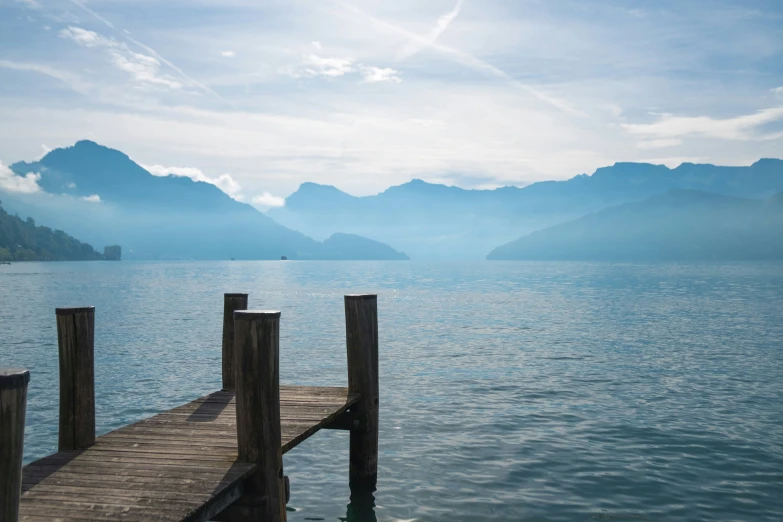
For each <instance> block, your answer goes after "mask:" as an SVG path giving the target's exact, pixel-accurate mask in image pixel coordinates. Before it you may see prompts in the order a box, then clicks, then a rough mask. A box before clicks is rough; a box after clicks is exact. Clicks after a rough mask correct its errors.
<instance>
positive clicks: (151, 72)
mask: <svg viewBox="0 0 783 522" xmlns="http://www.w3.org/2000/svg"><path fill="white" fill-rule="evenodd" d="M111 54H112V63H113V64H114V65H115V66H117V68H118V69H120V70H122V71H125V72H127V73H130V75H131V76H133V78H134V79H135V80H136V81H137V82H140V83H142V84H152V85H158V86H162V87H168V88H169V89H181V88H182V83H181V82H179V81H177V80H176V79H174V78H172V77H171V76H169V75H160V74H159V73H160V62H159V61H158V60H157V59H156V58H153V57H152V56H147V55H144V54H139V53H135V52H133V51H128V52H127V53H120V52H114V51H112V53H111Z"/></svg>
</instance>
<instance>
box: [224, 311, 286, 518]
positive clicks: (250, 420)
mask: <svg viewBox="0 0 783 522" xmlns="http://www.w3.org/2000/svg"><path fill="white" fill-rule="evenodd" d="M234 333H235V337H234V357H235V360H234V363H235V365H236V417H237V443H238V454H239V460H240V461H243V462H249V463H253V464H256V472H255V473H254V474H253V475H252V476H251V478H250V479H249V480H248V482H247V492H246V494H245V497H243V498H242V499H240V501H239V502H238V504H239V505H240V506H242V508H243V509H244V510H245V513H243V514H242V520H247V521H250V520H264V521H268V522H284V521H285V520H286V511H285V497H286V495H285V480H284V478H283V453H282V451H281V430H280V312H274V311H258V310H246V311H240V310H237V311H235V312H234Z"/></svg>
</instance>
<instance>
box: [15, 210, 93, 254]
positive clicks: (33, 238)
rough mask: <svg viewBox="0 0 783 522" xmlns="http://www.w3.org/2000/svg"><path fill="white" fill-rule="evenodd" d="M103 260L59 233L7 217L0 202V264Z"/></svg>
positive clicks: (31, 220) (84, 245) (29, 221)
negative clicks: (1, 262)
mask: <svg viewBox="0 0 783 522" xmlns="http://www.w3.org/2000/svg"><path fill="white" fill-rule="evenodd" d="M94 259H103V256H102V255H101V254H99V253H98V252H96V251H95V250H94V249H93V248H92V247H91V246H90V245H88V244H86V243H82V242H81V241H79V240H77V239H74V238H72V237H71V236H69V235H68V234H66V233H65V232H63V231H62V230H52V229H51V228H48V227H43V226H36V224H35V220H33V219H32V218H27V219H26V220H23V219H22V218H20V217H19V216H13V215H11V214H8V213H7V212H6V211H5V209H4V208H3V205H2V202H0V261H85V260H94Z"/></svg>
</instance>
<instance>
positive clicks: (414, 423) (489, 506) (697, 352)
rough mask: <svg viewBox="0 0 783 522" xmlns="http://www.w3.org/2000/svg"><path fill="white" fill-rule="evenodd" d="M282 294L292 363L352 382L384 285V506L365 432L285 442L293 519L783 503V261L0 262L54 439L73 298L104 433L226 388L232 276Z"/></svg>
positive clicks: (576, 514)
mask: <svg viewBox="0 0 783 522" xmlns="http://www.w3.org/2000/svg"><path fill="white" fill-rule="evenodd" d="M238 291H248V292H249V293H250V305H251V308H258V307H263V308H277V309H280V310H282V323H281V376H282V380H283V381H284V382H288V383H294V384H322V385H345V384H346V366H345V347H344V336H345V332H344V322H343V321H344V319H343V305H342V295H343V294H345V293H355V292H377V293H378V294H379V301H378V307H379V325H380V365H381V433H380V440H381V453H380V477H379V484H378V491H377V492H376V495H375V504H376V505H375V507H374V509H373V508H372V506H371V505H368V504H367V502H368V500H367V499H366V498H365V499H355V501H354V502H353V503H352V504H350V505H349V498H350V492H349V490H348V486H347V483H348V477H347V469H348V438H347V434H346V433H343V432H333V431H327V432H321V433H319V434H317V435H316V436H315V437H313V438H311V439H310V440H308V441H307V442H305V443H304V444H302V445H301V446H299V447H297V448H296V449H295V450H293V451H292V452H291V453H289V454H288V455H286V457H285V467H286V473H287V474H288V475H289V476H290V477H291V484H292V488H291V489H292V497H291V503H290V504H289V507H291V508H293V509H295V511H292V512H290V513H289V520H297V521H298V520H330V521H336V520H340V519H343V520H344V519H345V518H346V516H347V515H348V516H349V518H350V519H351V520H374V519H375V518H376V517H377V520H382V521H393V520H421V521H428V520H433V521H463V520H464V521H476V520H567V521H571V520H591V521H592V520H601V521H604V520H606V521H609V520H611V521H625V520H633V521H637V520H665V521H679V520H681V521H693V520H727V521H728V520H770V521H772V520H774V521H779V520H781V519H783V265H781V264H731V265H724V264H690V265H663V264H651V265H632V264H618V265H615V264H584V263H489V262H483V263H473V264H456V263H455V264H423V263H413V262H411V263H382V262H360V263H348V262H342V263H340V262H338V263H331V262H310V263H308V262H285V263H281V262H212V263H196V262H193V263H131V262H121V263H105V262H104V263H101V262H96V263H49V264H46V263H28V264H14V265H11V266H0V366H17V367H20V366H21V367H26V368H29V369H30V370H31V374H32V381H31V384H30V390H29V403H28V416H27V430H26V447H25V456H26V461H30V460H32V459H34V458H37V457H41V456H43V455H45V454H47V453H49V452H52V451H53V450H54V449H55V446H56V440H57V435H56V431H57V407H58V405H57V398H58V385H57V382H58V380H57V379H58V376H57V373H58V366H57V338H56V330H55V316H54V308H55V307H57V306H63V307H64V306H84V305H95V306H96V363H95V364H96V395H97V424H98V429H99V432H101V433H103V432H106V431H108V430H111V429H114V428H117V427H119V426H122V425H124V424H127V423H129V422H131V421H135V420H138V419H141V418H144V417H147V416H150V415H152V414H154V413H157V412H159V411H161V410H165V409H167V408H170V407H173V406H176V405H179V404H181V403H183V402H185V401H189V400H191V399H194V398H196V397H199V396H201V395H203V394H205V393H207V392H210V391H213V390H215V389H217V388H219V386H220V335H221V334H220V329H221V322H222V315H221V314H222V294H223V292H238Z"/></svg>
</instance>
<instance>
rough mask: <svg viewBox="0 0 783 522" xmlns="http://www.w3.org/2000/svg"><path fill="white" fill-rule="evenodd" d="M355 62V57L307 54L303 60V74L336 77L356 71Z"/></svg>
mask: <svg viewBox="0 0 783 522" xmlns="http://www.w3.org/2000/svg"><path fill="white" fill-rule="evenodd" d="M354 62H355V60H354V59H353V58H324V57H322V56H318V55H317V54H307V55H305V56H304V60H303V61H302V69H301V71H302V72H301V74H302V75H303V76H306V77H314V76H326V77H328V78H336V77H338V76H343V75H344V74H348V73H351V72H354V71H355V70H356V69H355V67H354Z"/></svg>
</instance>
